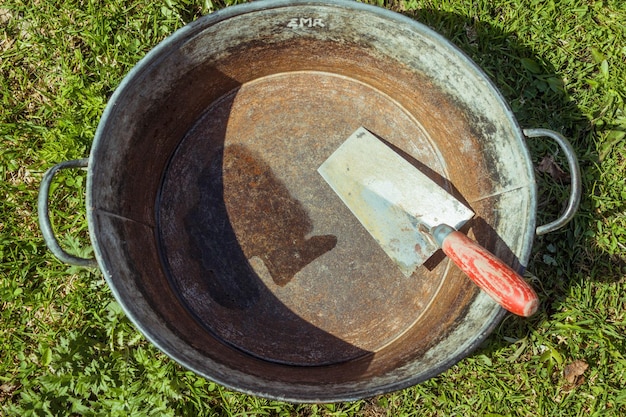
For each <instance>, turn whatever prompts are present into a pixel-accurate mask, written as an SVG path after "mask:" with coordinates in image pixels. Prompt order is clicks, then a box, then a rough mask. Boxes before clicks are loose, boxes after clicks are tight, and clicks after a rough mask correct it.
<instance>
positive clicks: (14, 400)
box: [0, 0, 626, 416]
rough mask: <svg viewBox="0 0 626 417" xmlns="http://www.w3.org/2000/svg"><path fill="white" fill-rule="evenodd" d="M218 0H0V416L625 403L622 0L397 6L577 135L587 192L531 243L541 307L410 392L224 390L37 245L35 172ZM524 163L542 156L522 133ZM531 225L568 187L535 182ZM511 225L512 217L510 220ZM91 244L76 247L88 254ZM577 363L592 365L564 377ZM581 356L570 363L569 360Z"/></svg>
mask: <svg viewBox="0 0 626 417" xmlns="http://www.w3.org/2000/svg"><path fill="white" fill-rule="evenodd" d="M227 3H228V4H224V3H222V2H221V1H218V2H213V1H211V0H204V1H203V0H198V1H193V0H164V1H153V0H143V1H139V0H102V1H98V0H74V1H70V0H58V1H52V0H35V1H30V0H29V1H26V0H23V1H21V0H5V1H4V2H3V3H2V5H0V94H1V96H0V97H1V100H2V102H1V104H0V152H1V155H0V303H1V306H2V308H1V312H0V314H1V317H0V352H1V353H0V415H7V416H13V415H16V416H18V415H19V416H28V415H122V416H128V415H132V416H139V415H159V416H160V415H190V416H203V415H214V416H234V415H271V416H291V415H294V416H352V415H364V416H405V415H406V416H409V415H415V416H452V415H459V416H466V415H480V416H499V415H503V416H509V415H514V416H536V415H545V416H560V415H564V416H619V415H626V358H625V357H624V356H625V355H626V280H625V279H624V277H625V274H626V255H625V253H626V251H625V246H624V245H625V244H626V144H625V143H626V142H625V136H626V105H625V99H626V84H625V82H624V80H626V25H625V24H624V22H626V3H624V2H622V1H621V0H604V1H594V0H560V1H550V0H541V1H539V0H491V1H487V0H455V1H452V0H438V1H435V0H431V1H428V0H395V1H391V2H383V1H379V2H377V4H379V5H381V6H385V7H387V8H390V9H392V10H396V11H399V12H402V13H405V14H406V15H408V16H411V17H414V18H415V19H417V20H420V21H422V22H424V23H426V24H428V25H429V26H431V27H433V28H434V29H435V30H437V31H438V32H440V33H442V34H443V35H444V36H446V37H447V38H448V39H450V40H452V41H453V42H454V43H455V44H457V45H458V46H459V47H461V48H462V49H463V50H464V51H465V52H466V53H467V54H468V55H469V56H470V57H472V59H474V60H475V61H476V62H477V63H478V64H479V65H480V66H481V67H482V68H483V69H484V71H485V72H486V73H487V74H488V75H489V77H490V78H491V79H492V80H493V81H494V82H495V83H496V85H497V86H498V88H499V89H500V90H501V91H502V93H503V94H504V96H505V98H506V99H507V100H508V102H509V103H510V104H511V107H512V108H513V110H514V112H515V114H516V116H517V118H518V120H519V122H520V124H521V125H522V126H524V127H547V128H551V129H554V130H557V131H560V132H562V133H563V134H565V135H566V136H567V137H568V138H571V140H572V143H573V145H574V147H575V148H576V151H577V153H578V156H579V159H580V163H581V168H582V170H583V182H584V191H583V200H582V203H581V207H580V211H579V213H578V215H577V216H576V218H575V219H574V220H573V221H572V222H571V223H570V224H569V225H568V226H567V227H566V228H565V229H564V230H562V231H559V232H556V233H552V234H549V235H546V236H543V237H539V238H537V239H536V240H535V245H534V247H533V254H532V258H531V263H530V265H529V266H528V271H529V277H530V278H531V279H533V282H534V284H535V286H536V288H538V290H539V293H540V298H541V299H542V307H541V309H540V312H539V313H538V314H537V315H536V316H534V317H533V318H531V319H520V318H516V317H507V318H506V319H505V320H504V321H503V322H502V324H501V325H500V326H499V327H498V328H497V329H496V331H495V332H494V333H493V335H492V336H491V337H490V338H489V339H488V340H487V341H486V342H485V343H484V345H483V346H481V348H480V349H479V350H478V351H477V352H476V353H475V354H474V355H472V356H471V357H469V358H467V359H465V360H463V361H461V362H460V363H459V364H457V365H455V366H454V367H452V368H451V369H450V370H448V371H447V372H445V373H443V374H442V375H440V376H438V377H436V378H433V379H431V380H429V381H427V382H425V383H423V384H421V385H419V386H416V387H413V388H410V389H406V390H403V391H400V392H395V393H391V394H388V395H385V396H380V397H377V398H373V399H369V400H364V401H359V402H354V403H342V404H331V405H290V404H284V403H279V402H275V401H268V400H263V399H258V398H254V397H250V396H246V395H242V394H238V393H234V392H231V391H228V390H226V389H224V388H222V387H220V386H218V385H216V384H214V383H212V382H210V381H206V380H204V379H202V378H199V377H197V376H195V375H194V374H193V373H191V372H188V371H186V370H184V369H182V368H181V367H179V366H178V365H176V364H175V363H173V362H172V361H170V360H169V359H167V358H166V357H165V356H164V355H163V354H161V353H159V352H158V351H157V350H156V349H155V348H153V347H152V346H151V345H150V344H149V343H148V342H147V341H146V340H145V339H144V338H143V337H142V336H141V335H139V334H138V333H137V332H136V331H135V330H134V328H133V327H132V326H131V325H130V323H129V322H128V320H127V319H126V318H125V317H124V314H123V313H122V311H120V308H119V306H118V305H117V304H116V303H115V301H114V300H113V298H112V296H111V293H110V292H109V289H108V288H107V286H106V284H105V283H104V280H103V278H102V276H101V274H100V273H99V272H97V271H90V270H85V269H81V268H76V267H68V266H65V265H63V264H61V263H59V262H58V261H56V260H55V259H54V258H53V257H52V255H51V254H50V253H49V252H48V251H47V249H46V248H45V245H44V244H43V241H42V239H41V237H40V232H39V228H38V225H37V218H36V198H37V193H38V185H39V181H40V179H41V176H42V173H43V171H44V170H45V169H46V168H48V167H49V166H51V165H52V164H54V163H56V162H60V161H64V160H68V159H73V158H79V157H85V156H87V155H88V152H89V148H90V143H91V140H92V138H93V136H94V133H95V129H96V125H97V122H98V120H99V117H100V115H101V114H102V111H103V109H104V106H105V105H106V102H107V100H108V98H109V97H110V95H111V93H112V92H113V91H114V90H115V88H116V86H117V85H118V84H119V82H120V81H121V79H122V77H123V76H124V75H125V74H126V73H127V72H128V71H129V70H130V69H131V68H132V67H133V66H134V65H135V64H136V62H137V61H138V60H139V59H140V58H141V57H142V56H143V55H144V54H145V53H146V52H147V51H149V50H150V49H151V48H152V47H154V45H156V44H157V43H158V42H159V41H161V40H162V39H164V37H165V36H167V35H168V34H170V33H172V32H173V31H174V30H176V29H177V28H179V27H181V26H183V25H184V24H186V23H188V22H190V21H192V20H194V19H195V18H197V17H199V16H201V15H202V14H205V13H208V12H211V11H213V10H215V9H218V8H221V7H224V6H225V5H230V1H227ZM530 147H531V151H532V154H533V158H534V160H535V162H536V163H537V164H538V163H539V161H540V160H541V159H542V158H543V157H544V156H546V155H554V157H555V160H556V162H557V163H559V164H562V165H563V164H564V162H563V161H564V160H563V158H562V155H560V153H559V152H558V149H557V148H556V147H555V146H554V145H553V144H550V143H549V142H543V141H541V140H532V141H531V142H530ZM538 181H539V189H540V190H541V191H540V197H541V202H540V207H539V210H540V212H539V214H538V215H539V219H540V221H542V222H543V221H548V220H550V219H552V218H554V217H555V216H556V215H557V214H558V212H559V210H560V207H561V202H562V201H564V199H566V198H567V193H568V189H567V185H566V184H565V185H564V184H558V183H555V182H554V181H552V179H551V178H550V177H549V176H546V175H538ZM84 182H85V181H84V178H83V175H82V174H81V173H70V172H67V173H66V172H64V173H62V174H61V175H59V177H58V181H56V182H55V190H54V195H55V198H54V201H53V202H52V214H53V217H54V222H55V224H56V225H58V230H57V231H58V233H59V235H60V236H62V243H63V245H64V246H65V247H68V248H75V249H76V250H77V251H78V252H79V253H82V254H84V255H87V254H88V253H89V249H88V235H87V227H86V221H85V215H84V197H83V194H84V191H85V184H84ZM520 221H524V220H523V219H520ZM86 248H87V249H86ZM575 361H583V362H584V363H586V364H587V365H588V368H587V369H586V370H585V371H584V373H583V374H582V375H581V376H579V377H577V378H570V380H568V379H567V377H566V374H567V372H566V371H567V370H569V369H571V368H570V367H568V366H569V365H572V364H574V363H575ZM579 363H580V362H579Z"/></svg>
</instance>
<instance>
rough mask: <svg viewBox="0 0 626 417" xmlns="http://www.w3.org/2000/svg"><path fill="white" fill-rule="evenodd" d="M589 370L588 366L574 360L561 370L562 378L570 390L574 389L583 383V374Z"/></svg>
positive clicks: (585, 363) (583, 362)
mask: <svg viewBox="0 0 626 417" xmlns="http://www.w3.org/2000/svg"><path fill="white" fill-rule="evenodd" d="M587 368H589V364H587V362H585V361H582V360H576V361H574V362H572V363H570V364H569V365H567V366H566V367H565V369H563V377H564V378H565V380H566V381H567V382H568V383H569V385H571V387H570V388H576V387H578V386H580V385H581V384H582V383H583V382H585V377H584V376H583V374H584V373H585V371H586V370H587Z"/></svg>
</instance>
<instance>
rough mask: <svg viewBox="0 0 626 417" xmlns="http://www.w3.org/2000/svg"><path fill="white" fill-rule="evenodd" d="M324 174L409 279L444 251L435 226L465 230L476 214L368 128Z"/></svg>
mask: <svg viewBox="0 0 626 417" xmlns="http://www.w3.org/2000/svg"><path fill="white" fill-rule="evenodd" d="M416 162H417V161H416ZM318 172H319V173H320V174H321V175H322V177H323V178H324V179H325V180H326V182H327V183H328V184H329V185H330V186H331V188H332V189H333V190H334V191H335V193H337V195H338V196H339V197H340V198H341V200H342V201H343V202H344V203H345V204H346V206H347V207H348V208H349V209H350V211H351V212H352V213H353V214H354V215H355V216H356V217H357V219H359V221H360V222H361V224H362V225H363V226H364V227H365V229H366V230H367V231H368V232H369V233H370V234H371V235H372V237H373V238H374V240H376V242H378V244H379V245H380V246H381V248H382V249H383V250H384V251H385V253H386V254H387V255H389V257H390V258H391V259H393V261H394V262H395V263H396V265H397V266H398V267H399V268H400V270H401V271H402V273H403V274H404V275H405V276H406V277H410V276H411V275H413V273H414V272H415V270H416V269H417V268H418V267H420V266H422V264H423V263H424V262H425V261H426V260H427V259H428V258H430V257H431V256H432V255H433V254H434V253H435V252H436V251H437V250H438V249H439V246H438V245H437V243H436V242H435V241H434V240H433V239H432V237H431V236H430V229H431V228H433V227H435V226H438V225H440V224H447V225H451V226H452V227H454V228H455V229H459V228H460V227H462V226H463V225H464V224H465V223H466V222H467V221H468V220H469V219H471V218H472V217H473V216H474V212H473V211H472V210H470V209H469V208H467V207H466V206H465V205H464V204H463V203H461V202H460V201H459V200H457V199H456V198H454V197H452V196H451V195H450V193H448V192H447V191H446V190H444V189H443V188H442V187H440V186H439V185H438V184H437V183H436V182H434V181H433V180H432V179H430V178H429V177H428V176H427V175H426V174H424V173H423V172H421V171H420V170H419V169H417V168H416V167H415V166H414V165H412V164H411V163H410V162H409V161H408V160H406V159H404V158H403V157H401V156H400V154H398V153H396V152H394V151H393V150H392V149H391V148H390V147H389V146H387V145H386V144H384V143H383V142H382V140H380V139H378V138H376V137H375V136H374V135H373V134H372V133H370V132H368V131H367V130H366V129H364V128H362V127H360V128H359V129H357V130H356V131H355V132H354V133H353V134H352V135H351V136H350V137H349V138H348V139H347V140H346V141H345V142H344V143H342V144H341V146H340V147H339V148H338V149H337V150H335V152H333V154H332V155H331V156H329V157H328V159H327V160H326V161H324V163H323V164H322V165H321V166H320V167H319V168H318Z"/></svg>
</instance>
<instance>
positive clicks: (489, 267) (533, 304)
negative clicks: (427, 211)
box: [433, 225, 539, 317]
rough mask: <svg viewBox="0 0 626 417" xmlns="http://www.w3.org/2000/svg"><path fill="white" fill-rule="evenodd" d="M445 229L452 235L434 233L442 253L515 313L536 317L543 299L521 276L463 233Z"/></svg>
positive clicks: (435, 231)
mask: <svg viewBox="0 0 626 417" xmlns="http://www.w3.org/2000/svg"><path fill="white" fill-rule="evenodd" d="M442 226H445V227H446V229H447V228H449V229H450V230H451V231H450V232H449V233H446V232H447V231H448V230H445V229H444V230H433V235H435V238H436V239H437V240H438V241H439V242H440V245H441V249H442V250H443V252H444V253H445V254H446V255H447V256H448V257H449V258H450V259H451V260H452V261H453V262H454V263H455V264H456V265H457V266H458V267H459V268H461V270H462V271H463V272H465V273H466V274H467V276H468V277H470V278H471V280H472V281H474V282H475V283H476V285H478V286H479V287H480V288H481V289H482V290H483V291H485V292H486V293H487V294H488V295H489V296H490V297H491V298H493V299H494V300H495V301H496V302H497V303H498V304H500V305H501V306H502V307H504V308H505V309H507V310H508V311H510V312H511V313H514V314H517V315H519V316H524V317H530V316H532V315H533V314H535V312H536V311H537V308H538V307H539V298H538V297H537V294H536V293H535V291H534V290H533V289H532V288H531V286H530V285H528V284H527V283H526V281H524V279H523V278H522V277H521V276H520V275H519V274H518V273H517V272H515V271H514V270H513V269H511V268H510V267H509V266H508V265H506V264H505V263H504V262H502V261H501V260H500V259H498V258H497V257H496V256H495V255H494V254H492V253H491V252H489V251H488V250H487V249H485V248H483V247H482V246H480V245H479V244H478V243H476V242H474V241H473V240H471V239H470V238H468V237H467V236H465V235H464V234H463V233H461V232H459V231H456V230H454V229H453V228H451V227H449V226H446V225H441V226H437V228H441V227H442ZM437 228H435V229H437ZM437 235H438V236H437ZM440 239H441V240H440Z"/></svg>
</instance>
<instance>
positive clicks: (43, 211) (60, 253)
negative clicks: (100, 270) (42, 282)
mask: <svg viewBox="0 0 626 417" xmlns="http://www.w3.org/2000/svg"><path fill="white" fill-rule="evenodd" d="M88 163H89V159H88V158H85V159H75V160H72V161H66V162H61V163H60V164H57V165H55V166H53V167H52V168H50V169H48V171H46V173H45V174H44V176H43V178H42V180H41V185H40V186H39V197H38V199H37V213H38V215H39V227H40V228H41V233H42V234H43V238H44V241H45V242H46V245H47V246H48V248H49V249H50V251H51V252H52V254H53V255H54V256H56V257H57V258H58V259H59V260H60V261H61V262H65V263H67V264H71V265H77V266H86V267H97V266H98V263H97V262H96V260H95V259H94V258H90V259H88V258H80V257H77V256H74V255H70V254H69V253H67V252H65V251H64V250H63V248H61V245H59V241H58V240H57V238H56V236H55V235H54V231H53V230H52V224H51V222H50V213H49V210H48V199H49V194H50V184H51V183H52V179H53V178H54V175H55V174H56V173H57V172H58V171H60V170H62V169H68V168H85V167H86V166H87V165H88Z"/></svg>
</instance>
